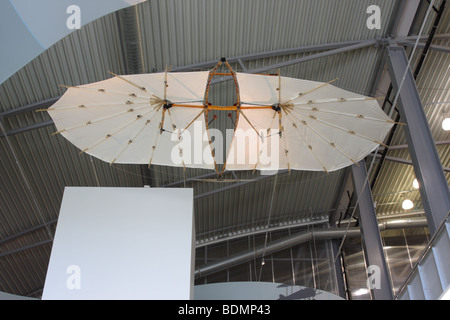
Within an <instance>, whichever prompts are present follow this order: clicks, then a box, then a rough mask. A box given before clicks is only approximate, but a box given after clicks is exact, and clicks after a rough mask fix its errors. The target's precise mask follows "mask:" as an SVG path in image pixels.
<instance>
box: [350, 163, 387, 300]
mask: <svg viewBox="0 0 450 320" xmlns="http://www.w3.org/2000/svg"><path fill="white" fill-rule="evenodd" d="M352 173H353V185H354V190H355V193H356V195H357V197H358V198H357V199H358V206H359V220H358V221H359V225H360V229H361V236H362V240H363V241H362V244H363V249H364V255H365V259H366V265H367V268H368V270H370V269H369V268H370V267H372V268H373V267H376V268H377V269H373V271H374V273H376V274H375V276H376V279H378V281H379V282H378V283H375V284H374V286H373V288H370V289H371V291H372V297H373V298H374V299H375V300H392V299H393V292H392V285H391V280H390V277H389V270H388V267H387V263H386V258H385V256H384V251H383V243H382V242H381V235H380V229H379V227H378V221H377V214H376V212H375V206H374V203H373V198H372V191H371V190H370V185H369V183H368V182H369V181H368V180H369V179H368V176H367V169H366V164H365V162H364V161H360V162H359V163H358V165H353V166H352ZM369 272H372V271H369Z"/></svg>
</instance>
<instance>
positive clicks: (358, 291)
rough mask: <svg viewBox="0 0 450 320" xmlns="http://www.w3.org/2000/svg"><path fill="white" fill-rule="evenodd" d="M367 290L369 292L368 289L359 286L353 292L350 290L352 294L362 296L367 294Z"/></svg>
mask: <svg viewBox="0 0 450 320" xmlns="http://www.w3.org/2000/svg"><path fill="white" fill-rule="evenodd" d="M369 292H370V291H369V289H366V288H361V289H358V290H356V291H355V292H352V296H362V295H365V294H368V293H369Z"/></svg>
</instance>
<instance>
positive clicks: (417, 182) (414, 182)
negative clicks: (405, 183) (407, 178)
mask: <svg viewBox="0 0 450 320" xmlns="http://www.w3.org/2000/svg"><path fill="white" fill-rule="evenodd" d="M413 187H414V189H419V181H417V179H414V181H413Z"/></svg>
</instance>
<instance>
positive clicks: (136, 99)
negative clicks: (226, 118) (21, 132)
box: [48, 72, 214, 169]
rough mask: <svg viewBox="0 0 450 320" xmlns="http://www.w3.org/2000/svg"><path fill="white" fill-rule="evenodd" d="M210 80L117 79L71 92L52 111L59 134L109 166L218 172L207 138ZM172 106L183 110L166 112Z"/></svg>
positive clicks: (181, 76) (192, 76)
mask: <svg viewBox="0 0 450 320" xmlns="http://www.w3.org/2000/svg"><path fill="white" fill-rule="evenodd" d="M208 75H209V72H185V73H170V72H169V73H167V74H166V73H154V74H139V75H125V76H115V77H113V78H111V79H108V80H104V81H100V82H96V83H91V84H88V85H82V86H77V87H70V88H69V89H68V90H67V91H66V93H65V94H64V95H63V96H62V97H61V99H60V100H58V102H56V103H55V104H54V105H53V106H52V107H51V108H49V109H48V112H49V114H50V116H51V117H52V118H53V120H54V123H55V125H56V127H57V129H58V132H59V133H61V134H62V135H63V136H64V137H65V138H67V139H68V140H69V141H70V142H71V143H73V144H74V145H75V146H77V147H78V148H79V149H80V150H81V151H82V152H86V153H88V154H90V155H92V156H94V157H97V158H99V159H101V160H104V161H106V162H109V163H133V164H148V165H150V164H158V165H167V166H185V167H191V168H205V169H214V161H213V159H212V156H210V159H208V155H211V149H210V145H209V142H208V139H205V138H203V137H205V136H207V134H206V125H205V117H204V114H203V110H204V109H203V99H204V93H205V87H206V82H207V78H208ZM166 85H167V86H166ZM165 100H166V101H165ZM169 102H170V103H171V104H176V105H177V106H172V107H170V108H166V109H165V108H164V104H167V103H169ZM183 104H186V105H189V106H191V107H181V105H183ZM195 106H198V107H195ZM186 128H187V129H186ZM161 129H162V130H161ZM181 133H182V134H181ZM194 139H196V144H197V145H196V146H194V144H193V143H191V141H192V140H194ZM194 147H195V148H197V149H196V150H194ZM200 148H201V150H202V151H203V150H206V151H205V152H204V156H203V158H202V159H196V160H197V161H194V152H197V151H198V150H199V149H200Z"/></svg>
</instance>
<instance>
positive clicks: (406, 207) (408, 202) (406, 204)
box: [402, 199, 414, 210]
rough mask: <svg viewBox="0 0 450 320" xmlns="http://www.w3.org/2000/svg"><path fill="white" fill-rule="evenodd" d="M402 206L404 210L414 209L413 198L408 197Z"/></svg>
mask: <svg viewBox="0 0 450 320" xmlns="http://www.w3.org/2000/svg"><path fill="white" fill-rule="evenodd" d="M402 208H403V210H409V209H412V208H414V203H413V202H412V201H411V200H409V199H406V200H404V201H403V203H402Z"/></svg>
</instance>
